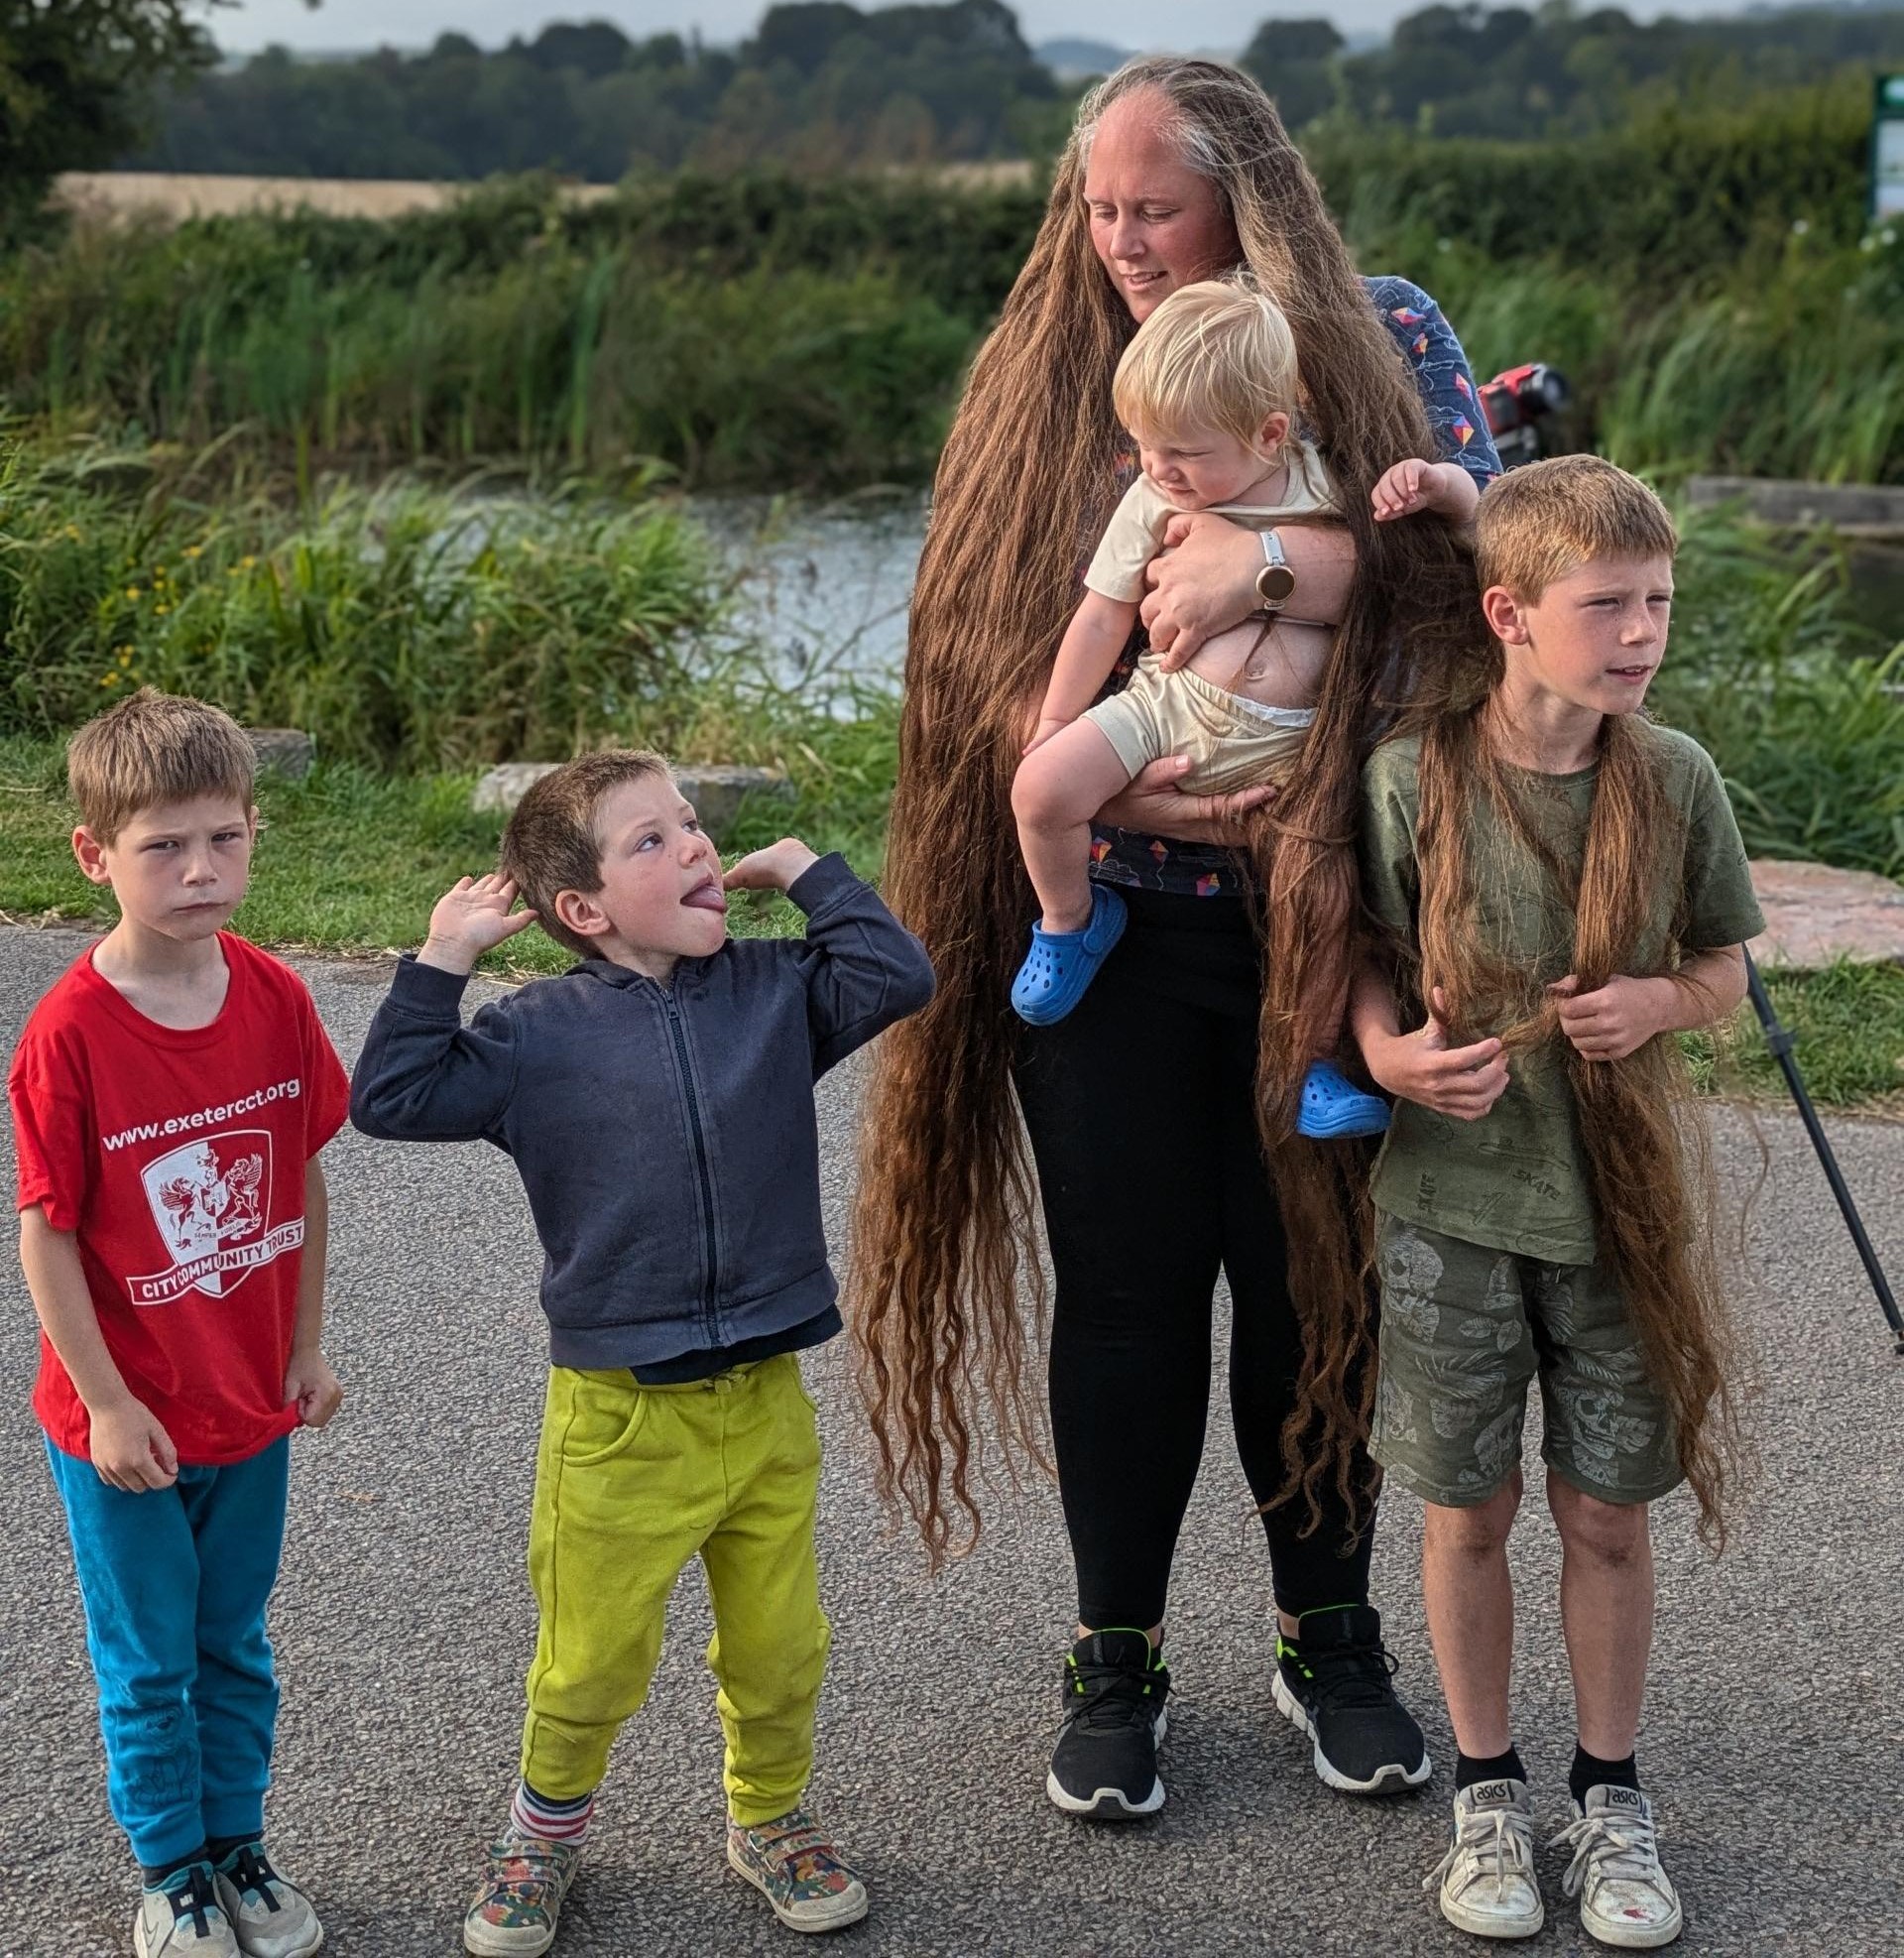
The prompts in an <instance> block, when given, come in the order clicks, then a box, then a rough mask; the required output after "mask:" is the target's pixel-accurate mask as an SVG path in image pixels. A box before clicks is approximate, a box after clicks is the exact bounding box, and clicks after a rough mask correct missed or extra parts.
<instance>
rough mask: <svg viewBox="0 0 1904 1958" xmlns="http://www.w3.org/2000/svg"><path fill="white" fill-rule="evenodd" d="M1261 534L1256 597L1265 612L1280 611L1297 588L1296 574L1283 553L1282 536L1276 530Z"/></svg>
mask: <svg viewBox="0 0 1904 1958" xmlns="http://www.w3.org/2000/svg"><path fill="white" fill-rule="evenodd" d="M1261 535H1262V569H1261V570H1259V571H1258V572H1257V573H1256V597H1257V599H1258V601H1259V602H1260V603H1261V606H1262V609H1263V610H1264V611H1265V612H1280V611H1281V610H1282V608H1283V607H1284V606H1285V605H1287V604H1288V602H1289V594H1290V593H1291V592H1292V591H1294V590H1295V588H1296V574H1295V572H1294V571H1292V570H1291V569H1290V568H1289V560H1288V558H1287V557H1285V556H1284V555H1283V551H1282V540H1281V538H1279V537H1278V536H1277V535H1276V534H1275V532H1274V531H1264V532H1263V533H1262V534H1261Z"/></svg>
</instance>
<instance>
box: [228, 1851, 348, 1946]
mask: <svg viewBox="0 0 1904 1958" xmlns="http://www.w3.org/2000/svg"><path fill="white" fill-rule="evenodd" d="M213 1881H214V1882H215V1883H216V1884H217V1886H218V1901H219V1902H220V1903H221V1904H222V1905H223V1906H224V1911H225V1915H226V1916H227V1917H229V1918H230V1919H231V1929H232V1935H233V1936H234V1937H235V1938H236V1939H237V1941H238V1949H239V1950H240V1951H241V1952H242V1953H243V1954H244V1958H310V1954H311V1953H312V1952H313V1951H315V1950H317V1949H318V1947H319V1946H320V1945H322V1943H323V1941H324V1927H323V1925H322V1924H320V1923H319V1922H318V1921H317V1913H316V1911H315V1910H313V1909H312V1908H311V1907H310V1898H309V1897H306V1896H305V1895H304V1894H303V1892H302V1891H300V1890H299V1889H298V1888H297V1885H296V1884H294V1883H289V1882H287V1881H286V1879H285V1878H283V1877H281V1876H280V1875H279V1874H278V1872H277V1871H276V1870H274V1869H273V1868H272V1865H271V1858H270V1857H269V1856H268V1855H266V1853H265V1846H264V1844H263V1843H261V1842H248V1843H245V1844H242V1845H241V1846H240V1847H239V1848H237V1849H234V1850H233V1851H232V1852H231V1854H230V1855H229V1856H227V1857H226V1858H225V1859H224V1861H223V1862H221V1863H220V1864H219V1865H218V1868H217V1870H216V1872H215V1873H214V1877H213Z"/></svg>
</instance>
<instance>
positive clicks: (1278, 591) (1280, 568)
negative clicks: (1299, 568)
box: [1256, 564, 1296, 605]
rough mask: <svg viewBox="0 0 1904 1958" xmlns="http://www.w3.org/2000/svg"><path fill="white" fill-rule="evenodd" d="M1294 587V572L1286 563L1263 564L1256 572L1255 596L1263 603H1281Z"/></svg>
mask: <svg viewBox="0 0 1904 1958" xmlns="http://www.w3.org/2000/svg"><path fill="white" fill-rule="evenodd" d="M1295 588H1296V574H1295V572H1294V571H1292V570H1291V569H1290V568H1289V566H1288V565H1287V564H1265V565H1264V566H1263V567H1262V569H1261V570H1259V571H1258V572H1257V573H1256V596H1257V597H1258V598H1260V599H1261V600H1262V602H1263V603H1264V604H1265V605H1281V604H1283V603H1284V602H1285V601H1286V600H1287V598H1288V596H1289V594H1290V593H1291V592H1292V591H1294V590H1295Z"/></svg>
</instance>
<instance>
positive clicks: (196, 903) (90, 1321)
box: [7, 688, 349, 1958]
mask: <svg viewBox="0 0 1904 1958" xmlns="http://www.w3.org/2000/svg"><path fill="white" fill-rule="evenodd" d="M67 771H68V777H69V780H70V782H71V786H72V793H73V797H74V799H75V800H76V801H77V803H78V805H79V812H80V816H81V822H80V825H79V827H78V828H77V829H75V830H74V831H73V837H72V846H73V851H74V853H75V854H76V855H77V857H78V859H79V866H80V868H81V869H82V870H83V871H84V872H85V874H86V876H87V877H88V878H90V879H91V880H92V882H93V883H95V884H100V885H110V886H111V887H112V892H113V895H114V897H115V898H116V899H117V900H118V905H119V914H120V916H119V922H118V923H117V924H116V925H115V926H114V927H113V929H112V930H111V931H110V932H108V933H107V934H106V936H105V937H104V938H102V939H101V940H100V941H99V943H98V944H96V945H94V946H93V947H92V948H91V949H90V950H89V951H86V952H84V953H82V954H81V955H80V957H79V958H78V959H76V960H75V961H74V962H73V964H72V965H71V966H70V967H69V968H68V970H67V971H66V973H65V974H64V976H63V977H62V978H61V979H60V981H59V983H58V984H57V985H55V987H54V988H53V990H52V991H51V992H50V993H48V994H47V996H46V998H45V999H43V1000H42V1001H41V1002H40V1004H39V1006H38V1007H37V1008H36V1009H35V1010H34V1014H33V1018H32V1019H31V1020H30V1021H29V1022H28V1023H27V1028H26V1032H25V1033H24V1034H23V1035H22V1036H21V1039H20V1044H19V1047H18V1048H17V1049H16V1051H15V1053H14V1057H13V1069H12V1073H11V1075H10V1076H9V1079H8V1083H7V1086H8V1095H9V1098H10V1100H11V1102H12V1106H13V1125H14V1137H15V1142H16V1145H17V1148H18V1154H19V1166H20V1192H19V1208H20V1256H21V1262H22V1264H23V1265H24V1266H25V1267H26V1274H27V1284H28V1285H29V1286H30V1287H31V1289H32V1292H33V1302H34V1305H35V1307H36V1309H37V1310H38V1312H39V1314H40V1323H41V1327H42V1330H43V1335H44V1336H43V1339H42V1342H41V1361H40V1378H39V1381H38V1383H37V1385H36V1387H35V1389H34V1397H33V1405H34V1410H35V1412H36V1413H38V1415H39V1416H40V1420H41V1423H42V1424H43V1426H44V1427H45V1428H46V1431H47V1454H48V1458H49V1460H50V1461H51V1463H52V1465H53V1477H54V1481H55V1483H56V1485H57V1486H58V1488H59V1492H60V1501H61V1503H62V1504H63V1506H64V1509H65V1513H66V1523H67V1527H68V1530H70V1532H71V1536H72V1550H73V1561H74V1563H75V1565H76V1566H77V1569H78V1575H79V1591H80V1596H81V1598H82V1600H83V1602H84V1605H85V1614H86V1643H87V1647H88V1649H89V1651H90V1652H91V1655H92V1663H93V1671H94V1674H95V1676H96V1677H97V1679H98V1683H99V1722H100V1726H101V1728H102V1729H103V1730H104V1734H105V1743H106V1778H107V1794H108V1796H109V1798H110V1801H111V1805H112V1812H113V1815H114V1817H115V1819H116V1820H117V1821H118V1822H119V1824H120V1826H121V1827H122V1828H123V1829H124V1830H125V1831H126V1834H127V1835H128V1837H129V1838H130V1839H131V1842H132V1851H133V1854H134V1856H135V1857H137V1858H138V1860H139V1863H140V1865H141V1868H142V1870H143V1872H144V1877H145V1891H144V1894H143V1896H142V1897H141V1898H140V1905H139V1914H138V1916H137V1917H136V1918H135V1919H134V1921H133V1947H134V1949H135V1951H136V1952H137V1953H138V1954H139V1958H236V1954H238V1953H240V1952H242V1953H244V1954H246V1958H305V1954H307V1953H310V1952H313V1951H315V1950H316V1949H317V1947H318V1946H319V1945H320V1944H321V1943H322V1942H323V1935H324V1934H323V1930H322V1928H321V1927H320V1925H319V1924H318V1921H317V1917H316V1913H315V1912H314V1911H313V1910H312V1909H311V1906H310V1903H309V1900H308V1899H307V1898H306V1897H304V1896H303V1895H302V1894H301V1893H300V1892H299V1891H298V1890H297V1888H296V1887H295V1886H293V1885H292V1884H290V1883H288V1882H286V1880H285V1879H284V1878H283V1877H282V1876H280V1875H279V1874H278V1872H277V1871H276V1870H275V1869H274V1868H273V1867H272V1864H271V1860H270V1857H269V1856H268V1855H267V1853H266V1850H265V1845H264V1840H263V1837H264V1801H265V1789H266V1786H267V1784H268V1783H269V1780H270V1774H271V1747H272V1735H273V1730H274V1726H275V1722H276V1717H277V1710H278V1686H277V1682H276V1679H275V1678H274V1676H273V1672H272V1658H271V1646H270V1643H269V1642H268V1640H267V1639H266V1636H265V1606H266V1603H267V1601H268V1600H269V1598H270V1595H271V1589H272V1585H273V1583H274V1582H275V1581H276V1578H277V1574H278V1557H279V1551H280V1548H281V1545H282V1543H283V1539H284V1528H285V1488H286V1472H287V1467H288V1464H289V1459H290V1447H291V1444H290V1440H289V1436H290V1433H291V1430H292V1429H293V1428H295V1427H297V1426H299V1425H303V1426H307V1427H322V1426H323V1425H324V1424H325V1423H326V1422H327V1421H328V1420H329V1419H330V1417H331V1416H332V1415H333V1414H334V1413H335V1412H336V1411H337V1407H338V1405H339V1403H340V1402H341V1401H342V1399H343V1393H342V1390H341V1389H340V1388H339V1386H338V1385H337V1380H336V1376H335V1375H334V1374H332V1372H331V1370H330V1368H329V1366H328V1365H327V1364H326V1362H325V1360H324V1356H323V1354H322V1352H321V1351H320V1350H319V1346H318V1334H319V1330H320V1328H321V1324H322V1319H323V1288H324V1235H325V1201H324V1179H323V1173H322V1171H321V1170H320V1169H319V1168H318V1166H317V1152H318V1151H319V1150H320V1149H322V1148H323V1146H324V1144H325V1143H326V1142H328V1141H329V1140H330V1138H331V1137H332V1136H333V1135H334V1134H335V1133H336V1131H337V1129H338V1128H339V1127H340V1126H341V1125H342V1123H343V1120H344V1115H345V1110H346V1107H347V1104H348V1098H349V1084H348V1083H347V1081H346V1080H345V1077H344V1071H343V1069H342V1067H341V1066H339V1064H338V1061H337V1056H336V1054H335V1053H334V1052H333V1051H332V1049H331V1044H330V1041H329V1040H328V1038H327V1037H326V1036H325V1033H324V1030H323V1028H322V1026H321V1025H320V1024H319V1022H318V1019H317V1014H316V1009H315V1008H314V1007H313V1006H312V1004H311V1000H310V995H309V993H308V992H307V991H306V990H305V988H304V985H303V982H302V981H301V980H300V979H298V978H297V975H296V974H295V973H293V972H291V971H289V970H288V969H287V968H286V967H284V966H282V965H280V964H279V963H278V961H277V960H276V959H273V958H268V957H267V956H266V955H265V954H264V953H263V952H261V951H258V950H256V949H255V948H254V947H253V946H251V945H248V944H246V942H245V941H244V940H243V939H242V938H238V937H234V936H232V935H231V934H230V933H229V932H227V931H225V930H224V929H223V928H222V927H223V925H224V923H225V921H226V919H227V918H230V916H231V914H232V912H233V911H234V910H235V909H236V908H237V906H238V904H239V902H240V900H242V899H243V897H244V895H245V885H246V881H247V879H248V877H249V874H250V869H251V850H252V843H253V840H254V838H255V836H256V833H257V822H258V811H257V810H256V809H255V808H254V807H253V806H252V773H253V755H252V748H251V744H250V742H249V741H248V740H247V738H246V736H245V734H244V732H243V730H242V729H240V728H239V727H238V726H237V725H236V724H235V723H234V722H233V721H232V720H231V719H229V718H228V717H227V716H226V715H224V714H222V713H220V712H219V711H218V710H217V709H216V708H215V707H207V706H205V705H203V704H201V703H200V702H198V701H196V700H180V699H175V698H172V697H170V696H168V695H165V694H161V693H155V692H154V691H152V690H151V689H150V688H142V689H141V690H140V691H139V692H137V693H135V694H133V695H132V696H131V697H130V698H128V699H126V700H123V701H121V702H120V703H119V705H118V706H116V707H114V708H112V709H111V710H110V711H109V712H107V713H104V714H102V715H100V716H99V718H98V719H97V720H95V721H92V722H90V723H89V724H88V725H87V726H86V727H84V728H82V729H81V730H80V731H79V733H78V734H77V735H75V736H74V737H73V741H72V745H71V749H70V752H69V754H68V757H67Z"/></svg>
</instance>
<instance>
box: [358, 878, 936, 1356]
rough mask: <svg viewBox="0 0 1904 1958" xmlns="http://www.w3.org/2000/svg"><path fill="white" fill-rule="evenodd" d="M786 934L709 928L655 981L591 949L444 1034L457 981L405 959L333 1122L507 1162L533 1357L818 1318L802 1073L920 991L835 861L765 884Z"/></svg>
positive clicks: (878, 907)
mask: <svg viewBox="0 0 1904 1958" xmlns="http://www.w3.org/2000/svg"><path fill="white" fill-rule="evenodd" d="M787 896H788V897H789V898H791V899H792V901H793V903H794V904H796V905H797V906H798V907H799V908H800V910H801V911H803V912H804V913H805V914H806V936H805V938H804V939H796V938H731V939H729V940H728V942H727V943H726V944H725V945H723V946H722V947H721V949H720V950H719V951H718V952H716V953H715V954H714V955H713V956H712V957H711V958H699V959H682V960H681V962H680V963H679V964H678V965H677V966H676V967H675V968H674V978H673V983H672V985H671V986H662V985H660V984H658V983H657V982H656V981H655V980H653V979H649V978H646V977H645V976H644V975H643V974H641V973H639V972H631V971H629V970H628V969H627V968H626V967H625V966H620V965H615V964H612V963H610V962H609V961H608V960H607V959H599V958H591V959H584V960H583V961H582V963H581V964H580V965H578V966H576V967H575V968H574V970H573V971H571V972H567V973H565V974H563V975H562V976H561V977H560V978H557V979H536V980H534V981H532V982H531V983H530V984H529V985H527V986H524V987H523V988H521V990H520V991H518V992H514V993H511V994H510V995H508V996H507V997H506V998H503V999H500V1000H496V1001H493V1002H492V1003H491V1004H489V1005H487V1006H485V1007H483V1008H482V1009H481V1010H480V1011H479V1012H478V1013H477V1014H476V1015H475V1017H474V1018H473V1019H472V1020H471V1021H470V1023H469V1025H468V1026H467V1027H465V1026H463V1025H462V1009H461V1002H462V995H463V988H464V986H465V984H466V983H467V982H466V981H465V980H464V979H463V978H461V977H460V976H459V975H458V974H456V973H453V972H443V971H440V970H439V969H437V968H436V967H434V966H428V965H419V964H417V962H416V959H415V958H409V957H407V958H405V959H404V960H402V961H401V963H400V964H399V965H398V968H397V976H396V978H395V980H394V981H393V982H392V985H391V989H390V992H389V995H388V996H387V997H386V998H385V1000H384V1003H383V1005H382V1006H380V1007H379V1008H378V1009H377V1017H376V1019H375V1020H374V1021H373V1022H372V1023H371V1029H370V1036H369V1039H368V1040H366V1041H365V1042H364V1051H363V1055H362V1058H361V1059H360V1060H359V1061H358V1063H357V1072H356V1077H355V1079H354V1081H353V1083H352V1086H351V1096H350V1119H351V1120H352V1121H353V1122H354V1123H355V1124H356V1125H357V1127H358V1128H360V1129H361V1130H363V1132H364V1133H365V1134H366V1135H370V1136H381V1137H385V1138H387V1139H390V1140H393V1141H398V1142H469V1141H474V1140H476V1139H478V1138H481V1139H482V1140H483V1141H485V1142H492V1143H494V1144H495V1145H496V1146H497V1147H498V1148H499V1149H503V1150H507V1151H508V1153H509V1154H510V1156H511V1157H512V1158H514V1160H515V1163H516V1167H517V1171H518V1173H519V1174H520V1175H521V1176H522V1179H523V1185H524V1187H525V1189H526V1190H527V1191H528V1193H529V1207H530V1210H531V1212H532V1213H533V1214H534V1216H535V1231H536V1235H537V1236H538V1237H539V1238H540V1240H541V1245H542V1251H543V1254H544V1259H545V1262H544V1265H543V1269H542V1287H541V1296H542V1310H543V1311H544V1312H546V1313H547V1315H548V1323H549V1357H550V1359H551V1360H552V1361H553V1362H554V1363H555V1365H557V1366H561V1367H647V1366H654V1365H658V1364H659V1363H660V1362H662V1361H665V1360H670V1359H673V1358H675V1357H677V1356H678V1355H680V1354H683V1353H689V1352H694V1351H697V1350H699V1349H702V1348H706V1347H725V1346H734V1345H737V1344H739V1343H740V1342H741V1341H743V1340H750V1339H759V1338H765V1337H768V1336H771V1335H773V1334H776V1333H780V1332H784V1331H786V1330H787V1329H789V1328H790V1327H793V1326H797V1325H800V1324H802V1323H803V1322H804V1321H806V1320H808V1319H811V1318H813V1317H814V1316H815V1315H816V1314H818V1313H821V1312H824V1311H825V1310H826V1309H827V1307H828V1306H830V1305H831V1304H832V1302H833V1300H834V1297H835V1295H836V1293H837V1291H838V1288H839V1287H838V1285H837V1284H836V1282H835V1280H834V1277H833V1273H832V1270H831V1268H830V1267H829V1266H828V1264H827V1262H826V1236H825V1232H824V1230H823V1229H822V1226H821V1221H820V1153H819V1127H818V1122H817V1120H816V1118H815V1115H814V1110H813V1084H814V1082H815V1081H817V1080H818V1079H819V1077H820V1076H821V1075H822V1074H824V1073H825V1072H826V1070H827V1069H828V1068H829V1067H831V1066H832V1065H833V1064H834V1062H835V1061H838V1060H842V1059H844V1058H845V1057H846V1055H848V1054H849V1053H851V1052H852V1051H853V1050H854V1048H855V1047H859V1046H864V1045H865V1044H866V1042H867V1041H868V1040H872V1039H873V1037H874V1036H875V1035H876V1034H878V1033H880V1032H881V1031H882V1030H883V1029H884V1028H887V1027H890V1026H892V1023H893V1022H894V1021H895V1020H901V1019H903V1018H904V1017H905V1016H906V1015H907V1014H908V1013H916V1012H917V1011H918V1009H919V1008H920V1007H922V1006H924V1005H925V1003H926V1001H927V1000H929V999H930V998H931V997H932V967H931V964H930V962H929V961H928V960H927V958H926V955H925V948H924V947H923V946H922V945H921V944H920V943H919V941H918V940H917V939H916V938H915V937H913V936H912V934H911V933H910V932H909V931H907V930H906V929H905V928H904V927H903V926H902V925H901V924H900V923H899V922H898V921H897V919H895V918H893V916H892V913H891V912H889V911H888V910H887V908H886V906H885V905H884V904H882V903H881V902H880V899H879V896H878V894H877V893H876V892H874V890H873V889H872V887H871V886H870V885H867V884H864V883H862V882H861V881H860V879H859V878H857V877H855V876H854V875H853V873H852V871H851V870H849V869H848V868H847V865H846V862H845V860H844V859H843V858H841V857H838V856H826V857H822V858H821V859H820V860H819V861H818V862H817V863H815V864H813V865H811V866H810V867H809V868H808V869H807V871H806V872H805V873H804V874H803V875H802V876H800V877H799V878H797V879H795V881H794V883H793V885H792V888H791V889H790V890H789V891H788V892H787Z"/></svg>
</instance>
